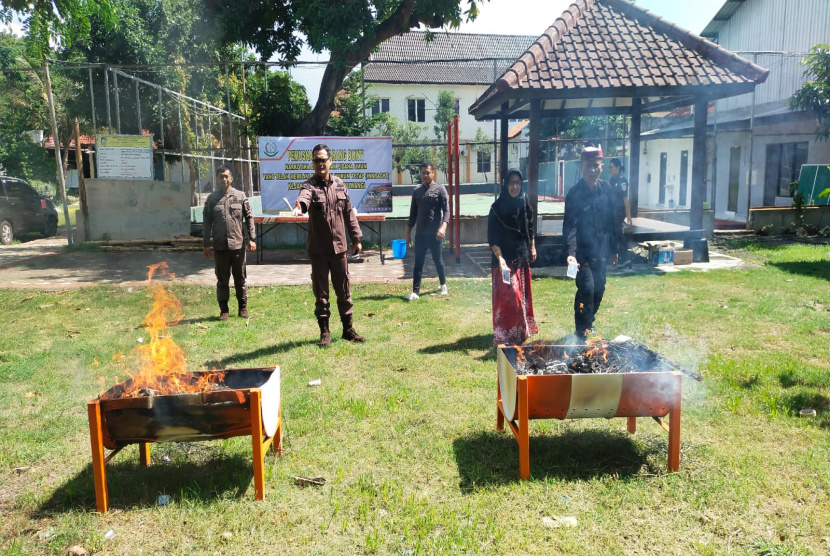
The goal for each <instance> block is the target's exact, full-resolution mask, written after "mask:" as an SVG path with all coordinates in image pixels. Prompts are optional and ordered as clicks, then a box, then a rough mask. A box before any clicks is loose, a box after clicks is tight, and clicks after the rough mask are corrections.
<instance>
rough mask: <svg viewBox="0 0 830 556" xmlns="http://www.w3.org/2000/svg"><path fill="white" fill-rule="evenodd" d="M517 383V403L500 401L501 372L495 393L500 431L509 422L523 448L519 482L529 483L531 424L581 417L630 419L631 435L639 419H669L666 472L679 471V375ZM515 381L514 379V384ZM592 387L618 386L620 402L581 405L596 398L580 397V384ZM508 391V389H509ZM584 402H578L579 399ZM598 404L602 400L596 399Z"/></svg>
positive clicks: (518, 379) (519, 379)
mask: <svg viewBox="0 0 830 556" xmlns="http://www.w3.org/2000/svg"><path fill="white" fill-rule="evenodd" d="M508 376H509V378H508V379H507V380H515V393H516V400H515V402H516V403H508V404H507V405H509V406H510V407H511V410H510V411H512V413H510V414H509V415H508V413H509V412H510V411H506V410H505V403H504V400H502V380H504V379H503V377H502V372H500V373H499V379H498V385H497V388H496V407H497V410H496V429H497V430H500V431H501V430H504V424H505V421H506V422H507V425H508V427H510V431H511V432H512V433H513V436H514V437H515V438H516V441H517V442H518V444H519V478H521V479H527V478H529V477H530V440H529V429H530V420H531V419H568V418H580V417H626V418H627V429H628V432H630V433H632V434H634V433H635V432H636V430H637V417H662V416H665V415H668V416H669V427H668V431H669V442H668V469H669V471H677V470H678V469H680V403H681V384H682V378H683V376H682V375H681V373H679V372H677V371H672V372H659V373H656V372H655V373H622V374H618V375H616V376H614V375H613V374H606V375H571V374H561V375H541V376H540V375H528V376H526V375H515V374H513V375H511V374H510V373H508ZM514 377H515V378H514ZM586 380H587V381H589V382H592V383H593V385H597V384H600V383H601V382H606V381H610V380H613V381H617V382H619V383H620V384H619V386H618V397H617V399H618V402H617V403H616V405H615V406H614V407H610V408H609V406H608V405H607V404H606V405H602V404H600V405H599V406H598V407H589V406H586V405H584V404H581V402H584V401H585V400H586V399H589V398H592V397H594V396H593V395H592V393H591V392H586V391H585V390H582V391H581V392H580V393H579V394H577V387H576V382H580V381H586ZM508 391H510V389H508ZM580 397H581V399H577V398H580ZM596 397H597V398H599V397H601V395H600V396H596Z"/></svg>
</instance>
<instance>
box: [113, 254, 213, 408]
mask: <svg viewBox="0 0 830 556" xmlns="http://www.w3.org/2000/svg"><path fill="white" fill-rule="evenodd" d="M149 269H150V270H149V272H148V273H147V280H152V278H153V276H154V275H155V273H156V272H157V271H158V272H159V274H160V275H161V276H169V277H171V278H174V276H173V274H170V273H168V271H167V270H168V269H167V263H163V262H162V263H158V264H154V265H150V267H149ZM150 292H151V295H152V298H153V307H152V309H151V310H150V312H149V313H147V316H146V317H144V320H143V321H142V322H141V325H142V326H143V327H144V328H145V329H146V330H147V334H148V335H149V337H150V338H149V341H148V342H144V343H142V344H141V345H139V346H138V347H137V348H135V350H134V353H135V355H136V359H137V360H138V367H139V371H138V372H131V373H130V375H131V378H132V383H131V384H130V385H129V386H128V388H127V389H125V391H124V392H123V393H122V394H121V397H138V396H142V395H169V394H174V395H175V394H184V393H190V392H203V391H205V390H207V389H209V388H210V387H211V386H212V385H214V384H215V383H217V382H220V381H221V380H222V379H223V378H224V374H225V373H223V372H220V373H205V374H201V375H197V374H195V373H191V372H190V371H188V370H187V360H186V357H185V353H184V350H182V348H181V347H180V346H179V345H178V344H177V343H176V342H175V341H174V340H173V338H172V337H170V335H169V334H168V333H167V327H168V326H171V325H176V324H178V323H179V322H181V320H182V318H183V317H184V315H183V314H182V311H181V304H180V303H179V300H178V299H177V298H176V296H175V295H173V292H172V291H170V290H166V289H165V288H164V287H163V286H162V285H161V284H153V285H152V286H151V288H150Z"/></svg>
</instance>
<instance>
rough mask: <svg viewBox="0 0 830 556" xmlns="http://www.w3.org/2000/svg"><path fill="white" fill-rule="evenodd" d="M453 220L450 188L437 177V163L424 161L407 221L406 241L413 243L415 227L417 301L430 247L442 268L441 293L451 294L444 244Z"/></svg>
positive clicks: (414, 287) (414, 289)
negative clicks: (413, 229)
mask: <svg viewBox="0 0 830 556" xmlns="http://www.w3.org/2000/svg"><path fill="white" fill-rule="evenodd" d="M449 221H450V204H449V195H447V190H446V188H445V187H444V186H443V185H441V184H439V183H438V182H436V181H435V166H433V165H432V162H424V163H422V164H421V185H419V186H418V187H416V188H415V191H413V192H412V202H411V204H410V206H409V221H408V222H407V225H406V244H407V245H412V228H415V230H416V231H415V267H414V269H413V270H412V293H411V294H409V300H410V301H414V300H416V299H418V298H419V294H420V293H421V276H422V275H423V272H424V262H425V261H426V258H427V251H430V252H431V253H432V262H434V263H435V270H436V271H437V272H438V282H439V283H440V284H441V295H447V293H448V292H447V277H446V276H445V273H444V259H443V258H442V257H441V248H442V247H443V244H444V235H445V234H446V232H447V223H448V222H449Z"/></svg>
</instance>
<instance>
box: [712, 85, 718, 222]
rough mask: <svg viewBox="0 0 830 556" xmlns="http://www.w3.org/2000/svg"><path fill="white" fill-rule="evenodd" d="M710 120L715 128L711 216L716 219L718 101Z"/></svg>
mask: <svg viewBox="0 0 830 556" xmlns="http://www.w3.org/2000/svg"><path fill="white" fill-rule="evenodd" d="M712 119H713V120H714V126H715V132H714V136H713V137H712V215H713V217H715V218H717V216H718V211H717V209H716V208H715V203H716V201H717V198H718V191H717V186H718V101H715V109H714V110H713V111H712Z"/></svg>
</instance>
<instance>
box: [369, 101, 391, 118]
mask: <svg viewBox="0 0 830 556" xmlns="http://www.w3.org/2000/svg"><path fill="white" fill-rule="evenodd" d="M386 112H389V99H388V98H379V99H377V100H375V102H373V103H372V116H377V115H378V114H380V113H386Z"/></svg>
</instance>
